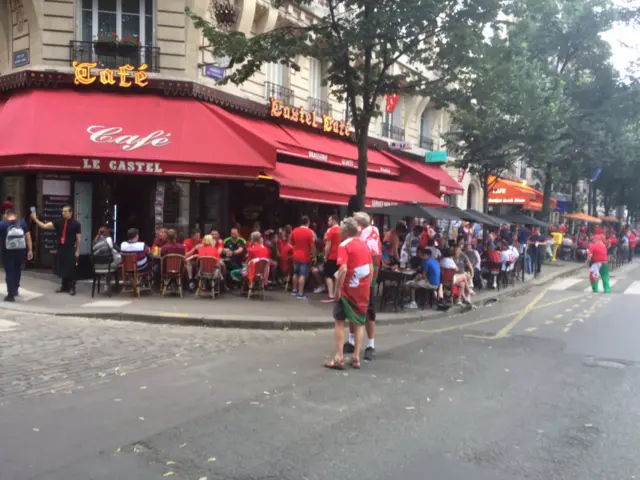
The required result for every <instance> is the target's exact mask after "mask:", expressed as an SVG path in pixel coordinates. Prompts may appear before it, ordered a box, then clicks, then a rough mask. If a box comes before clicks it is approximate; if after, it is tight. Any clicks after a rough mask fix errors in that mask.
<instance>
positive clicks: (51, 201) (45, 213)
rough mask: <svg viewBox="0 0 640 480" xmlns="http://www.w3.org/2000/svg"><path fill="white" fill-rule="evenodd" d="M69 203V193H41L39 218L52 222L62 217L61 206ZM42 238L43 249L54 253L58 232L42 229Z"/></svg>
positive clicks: (56, 249)
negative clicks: (41, 206)
mask: <svg viewBox="0 0 640 480" xmlns="http://www.w3.org/2000/svg"><path fill="white" fill-rule="evenodd" d="M70 203H71V197H70V196H69V195H43V196H42V205H43V210H42V212H41V215H40V216H41V218H40V220H41V221H42V222H43V223H47V222H52V221H53V220H56V219H58V218H60V217H62V207H64V206H65V205H69V204H70ZM40 238H42V246H43V251H44V252H45V253H49V254H55V253H57V251H58V234H57V233H56V231H55V230H42V231H41V232H40Z"/></svg>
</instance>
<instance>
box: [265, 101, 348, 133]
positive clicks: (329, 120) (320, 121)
mask: <svg viewBox="0 0 640 480" xmlns="http://www.w3.org/2000/svg"><path fill="white" fill-rule="evenodd" d="M269 115H270V116H272V117H274V118H284V119H285V120H289V121H290V122H293V123H299V124H300V125H307V126H309V127H313V128H320V129H322V131H324V132H327V133H335V134H336V135H339V136H341V137H348V136H349V135H350V133H351V123H349V122H345V121H338V120H334V119H333V117H331V116H330V115H320V116H318V114H317V113H316V112H314V111H311V112H308V111H306V110H305V109H304V108H303V107H292V106H289V105H285V103H284V101H283V100H281V99H279V98H272V99H271V102H270V107H269Z"/></svg>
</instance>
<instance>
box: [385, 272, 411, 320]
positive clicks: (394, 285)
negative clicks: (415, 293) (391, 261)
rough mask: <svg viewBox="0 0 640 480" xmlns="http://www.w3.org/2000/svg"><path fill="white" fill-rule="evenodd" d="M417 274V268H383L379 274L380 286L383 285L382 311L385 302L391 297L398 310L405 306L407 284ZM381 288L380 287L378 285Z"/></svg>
mask: <svg viewBox="0 0 640 480" xmlns="http://www.w3.org/2000/svg"><path fill="white" fill-rule="evenodd" d="M415 276H416V271H415V270H409V269H404V270H393V269H389V268H383V269H382V270H380V273H379V274H378V286H380V285H382V295H381V296H380V311H383V309H384V306H385V304H386V303H387V301H388V300H389V299H390V300H391V301H392V303H393V307H394V309H395V311H396V312H397V311H398V309H402V308H404V304H403V303H402V300H403V294H404V291H405V284H406V282H407V280H411V279H412V278H413V277H415ZM378 288H379V287H378Z"/></svg>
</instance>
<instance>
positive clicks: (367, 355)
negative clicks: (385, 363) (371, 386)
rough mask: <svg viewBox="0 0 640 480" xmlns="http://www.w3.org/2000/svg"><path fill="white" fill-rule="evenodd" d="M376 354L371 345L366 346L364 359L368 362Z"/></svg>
mask: <svg viewBox="0 0 640 480" xmlns="http://www.w3.org/2000/svg"><path fill="white" fill-rule="evenodd" d="M375 356H376V349H375V348H373V347H367V348H365V350H364V359H365V360H367V361H368V362H370V361H372V360H373V359H374V357H375Z"/></svg>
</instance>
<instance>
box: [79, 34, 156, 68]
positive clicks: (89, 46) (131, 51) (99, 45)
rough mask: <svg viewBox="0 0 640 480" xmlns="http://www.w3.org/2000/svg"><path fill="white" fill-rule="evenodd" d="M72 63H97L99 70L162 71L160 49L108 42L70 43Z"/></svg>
mask: <svg viewBox="0 0 640 480" xmlns="http://www.w3.org/2000/svg"><path fill="white" fill-rule="evenodd" d="M69 47H70V52H69V55H70V57H71V61H74V60H75V61H77V62H81V63H85V62H88V63H93V62H95V63H97V64H98V68H114V69H115V68H118V67H120V66H122V65H131V66H132V67H136V68H137V67H139V66H140V65H142V64H146V65H147V67H148V68H147V72H159V71H160V48H158V47H148V46H142V45H141V46H139V47H138V46H134V45H122V44H115V43H113V44H107V43H106V42H84V41H78V40H73V41H71V43H70V46H69Z"/></svg>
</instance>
